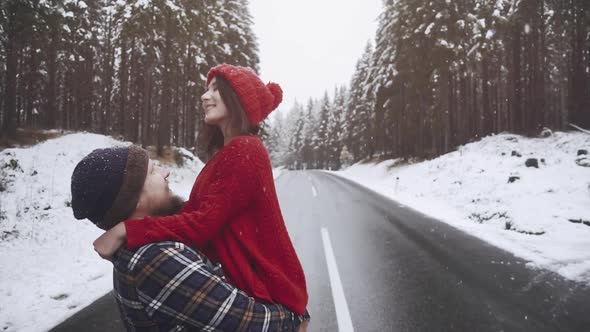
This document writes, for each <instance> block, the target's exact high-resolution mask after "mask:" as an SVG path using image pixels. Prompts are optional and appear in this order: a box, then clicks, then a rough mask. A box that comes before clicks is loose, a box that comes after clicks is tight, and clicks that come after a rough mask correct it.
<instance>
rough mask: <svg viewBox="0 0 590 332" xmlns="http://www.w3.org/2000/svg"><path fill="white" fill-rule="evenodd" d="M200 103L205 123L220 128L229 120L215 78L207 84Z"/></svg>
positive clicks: (227, 111)
mask: <svg viewBox="0 0 590 332" xmlns="http://www.w3.org/2000/svg"><path fill="white" fill-rule="evenodd" d="M201 102H202V104H203V110H204V111H205V123H206V124H209V125H217V126H219V127H220V128H222V127H223V126H224V124H225V122H226V121H227V119H228V118H229V110H228V109H227V107H226V106H225V103H224V102H223V100H222V99H221V95H220V94H219V90H218V89H217V81H216V79H215V77H214V78H213V79H212V80H211V82H209V86H207V91H205V93H204V94H203V95H202V96H201Z"/></svg>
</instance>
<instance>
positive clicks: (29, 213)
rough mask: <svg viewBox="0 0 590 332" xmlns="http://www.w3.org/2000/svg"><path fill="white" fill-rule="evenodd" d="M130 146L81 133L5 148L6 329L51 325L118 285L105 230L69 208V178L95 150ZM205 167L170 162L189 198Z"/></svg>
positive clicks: (1, 264)
mask: <svg viewBox="0 0 590 332" xmlns="http://www.w3.org/2000/svg"><path fill="white" fill-rule="evenodd" d="M127 144H129V143H124V142H119V141H116V140H114V139H112V138H109V137H106V136H101V135H95V134H87V133H78V134H71V135H66V136H63V137H60V138H56V139H52V140H48V141H46V142H44V143H41V144H38V145H35V146H33V147H30V148H23V149H6V150H3V151H2V152H0V181H1V182H2V183H3V186H4V190H3V191H2V192H0V298H2V301H0V330H2V331H44V330H48V329H50V328H51V327H53V326H54V325H56V324H58V323H59V322H61V321H63V320H64V319H66V318H67V317H69V316H71V315H72V314H74V313H75V312H76V311H78V310H80V309H82V308H83V307H85V306H86V305H88V304H90V303H91V302H92V301H94V300H95V299H97V298H99V297H100V296H102V295H104V294H105V293H107V292H108V291H110V290H111V289H112V265H111V264H110V263H109V262H107V261H104V260H102V259H100V258H99V257H98V255H97V254H96V253H95V252H94V250H93V248H92V242H93V241H94V239H96V237H98V236H99V235H100V234H101V233H102V231H101V230H100V229H98V228H97V227H96V226H94V225H93V224H91V223H90V222H89V221H86V220H84V221H81V220H76V219H75V218H74V217H73V213H72V210H71V208H70V207H69V204H70V201H71V197H70V177H71V174H72V172H73V170H74V167H75V166H76V164H77V163H78V161H80V160H81V159H82V158H83V157H84V156H85V155H86V154H88V153H90V152H91V151H92V150H94V149H96V148H104V147H110V146H120V145H127ZM189 154H190V153H189ZM201 168H202V162H200V161H199V160H198V159H197V158H194V160H192V161H190V160H187V159H185V167H183V168H181V169H178V168H175V167H171V172H172V173H171V176H170V178H169V180H170V187H171V188H172V189H173V190H175V191H176V192H177V193H178V194H180V195H182V196H184V197H187V196H188V193H189V191H190V188H191V186H192V183H193V182H194V179H195V177H196V174H197V173H198V172H199V171H200V170H201Z"/></svg>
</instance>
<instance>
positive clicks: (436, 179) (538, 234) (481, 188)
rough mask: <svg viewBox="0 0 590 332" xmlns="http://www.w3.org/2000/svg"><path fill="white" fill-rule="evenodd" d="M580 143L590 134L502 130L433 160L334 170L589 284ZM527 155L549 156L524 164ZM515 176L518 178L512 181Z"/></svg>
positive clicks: (589, 241) (586, 174)
mask: <svg viewBox="0 0 590 332" xmlns="http://www.w3.org/2000/svg"><path fill="white" fill-rule="evenodd" d="M580 149H585V150H587V151H590V135H588V134H584V133H577V132H576V133H563V132H557V133H555V134H554V135H553V136H551V137H548V138H525V137H522V136H518V135H512V134H500V135H495V136H489V137H486V138H484V139H482V140H481V141H479V142H475V143H471V144H467V145H465V146H462V147H460V148H459V149H458V150H457V151H454V152H451V153H448V154H446V155H444V156H441V157H439V158H436V159H434V160H430V161H425V162H421V163H416V164H409V165H407V164H406V165H397V166H396V165H395V163H396V161H395V160H389V161H385V162H382V163H380V164H377V165H374V164H370V165H369V164H367V165H361V164H355V165H353V166H351V167H349V168H348V169H345V170H343V171H338V172H335V173H336V174H339V175H342V176H344V177H346V178H349V179H351V180H354V181H356V182H358V183H360V184H363V185H365V186H367V187H369V188H371V189H373V190H375V191H377V192H380V193H382V194H384V195H386V196H388V197H390V198H392V199H394V200H396V201H398V202H400V203H402V204H404V205H407V206H410V207H412V208H414V209H415V210H418V211H421V212H422V213H424V214H427V215H430V216H432V217H434V218H437V219H440V220H442V221H444V222H447V223H449V224H451V225H453V226H455V227H457V228H459V229H462V230H464V231H466V232H468V233H471V234H473V235H475V236H477V237H479V238H481V239H483V240H485V241H488V242H490V243H492V244H494V245H496V246H498V247H500V248H503V249H506V250H508V251H511V252H513V253H514V254H516V255H518V256H520V257H523V258H524V259H527V260H530V261H531V263H530V264H529V265H530V266H531V267H543V268H546V269H549V270H553V271H556V272H558V273H560V274H562V275H563V276H565V277H567V278H570V279H574V280H578V281H582V282H588V283H590V167H583V166H580V165H578V163H580V164H584V163H586V164H588V163H589V162H590V156H588V155H586V156H580V157H578V156H577V151H578V150H580ZM512 151H516V152H517V153H518V154H520V155H521V157H519V156H512ZM528 158H537V159H539V160H540V159H544V162H541V161H539V168H534V167H526V166H525V160H526V159H528ZM576 159H579V161H578V163H576ZM388 166H393V167H391V168H390V169H389V167H388ZM388 169H389V170H388ZM510 176H518V177H519V179H517V180H515V181H514V182H512V183H509V181H508V179H509V177H510ZM570 220H573V221H576V223H574V222H572V221H570ZM578 221H581V222H578ZM584 222H586V223H587V224H585V223H584Z"/></svg>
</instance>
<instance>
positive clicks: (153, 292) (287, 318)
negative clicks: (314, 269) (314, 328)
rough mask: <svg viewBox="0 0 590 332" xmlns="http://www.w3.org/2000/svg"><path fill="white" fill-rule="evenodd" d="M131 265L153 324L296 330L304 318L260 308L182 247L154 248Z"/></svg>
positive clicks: (279, 307)
mask: <svg viewBox="0 0 590 332" xmlns="http://www.w3.org/2000/svg"><path fill="white" fill-rule="evenodd" d="M134 256H135V257H132V258H131V260H130V261H129V264H130V265H129V267H130V268H132V270H134V271H135V272H136V273H134V274H135V280H136V287H137V294H138V297H139V300H140V302H141V303H142V304H143V306H144V310H145V311H146V313H147V315H148V316H149V317H151V319H153V320H154V321H155V322H158V323H162V324H178V325H181V326H185V327H187V328H189V329H193V328H198V329H200V330H203V331H297V329H298V327H299V324H300V323H301V318H300V317H298V316H296V315H295V314H293V313H292V312H290V311H288V310H287V309H286V308H285V307H284V306H282V305H277V304H261V303H259V302H256V300H255V299H254V298H252V297H249V296H248V295H247V294H246V293H244V292H242V291H240V290H238V289H237V288H235V287H234V286H232V285H230V284H228V283H227V282H226V281H225V280H224V279H222V278H220V277H219V276H217V275H215V274H214V272H213V271H212V270H211V268H210V267H209V266H208V265H207V264H206V262H205V261H204V260H203V257H201V256H200V255H199V254H197V253H196V252H195V251H193V250H192V249H190V248H188V247H186V246H184V245H183V244H182V243H174V244H171V242H168V244H167V245H166V244H164V243H159V244H150V245H147V246H144V247H142V248H141V249H139V250H138V251H137V252H136V253H135V254H134Z"/></svg>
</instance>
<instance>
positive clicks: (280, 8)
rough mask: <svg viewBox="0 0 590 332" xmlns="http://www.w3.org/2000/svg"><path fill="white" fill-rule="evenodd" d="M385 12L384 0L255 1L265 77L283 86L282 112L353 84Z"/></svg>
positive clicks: (252, 3)
mask: <svg viewBox="0 0 590 332" xmlns="http://www.w3.org/2000/svg"><path fill="white" fill-rule="evenodd" d="M381 8H382V2H381V0H250V14H251V15H252V18H253V21H254V27H253V28H254V33H255V34H256V36H257V38H258V45H259V55H260V75H261V78H262V80H263V81H265V82H268V81H275V82H277V83H279V84H280V85H281V87H282V88H283V92H284V94H283V103H282V104H281V105H280V106H279V110H280V111H281V113H283V112H285V111H288V110H290V109H291V107H292V106H293V102H294V101H295V99H297V101H298V102H300V103H305V102H307V99H308V98H309V97H312V98H321V97H322V96H323V94H324V91H325V90H326V89H327V90H328V93H329V95H330V96H332V95H333V91H334V87H335V86H336V85H338V86H340V85H342V84H346V85H347V86H348V85H349V84H350V79H351V77H352V74H353V72H354V67H355V65H356V61H357V60H358V59H359V58H360V56H361V55H362V53H363V50H364V48H365V45H366V43H367V41H368V40H371V42H372V43H373V44H374V38H375V31H376V30H377V18H378V16H379V13H380V12H381ZM285 113H286V112H285Z"/></svg>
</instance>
